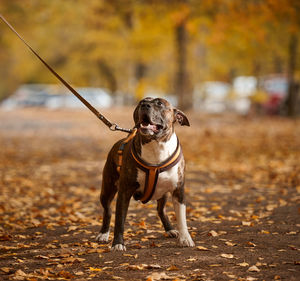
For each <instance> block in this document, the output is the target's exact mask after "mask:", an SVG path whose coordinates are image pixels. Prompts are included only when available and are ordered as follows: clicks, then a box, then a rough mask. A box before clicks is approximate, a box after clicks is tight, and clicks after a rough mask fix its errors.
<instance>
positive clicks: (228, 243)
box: [225, 241, 236, 247]
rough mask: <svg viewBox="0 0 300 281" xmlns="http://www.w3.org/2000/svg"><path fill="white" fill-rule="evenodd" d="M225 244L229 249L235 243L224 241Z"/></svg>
mask: <svg viewBox="0 0 300 281" xmlns="http://www.w3.org/2000/svg"><path fill="white" fill-rule="evenodd" d="M225 244H226V245H227V246H231V247H233V246H236V243H232V242H229V241H226V242H225Z"/></svg>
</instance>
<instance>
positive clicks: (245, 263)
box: [237, 262, 249, 267]
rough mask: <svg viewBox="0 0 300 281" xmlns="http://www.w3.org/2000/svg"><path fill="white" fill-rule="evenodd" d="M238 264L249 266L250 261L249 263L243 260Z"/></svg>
mask: <svg viewBox="0 0 300 281" xmlns="http://www.w3.org/2000/svg"><path fill="white" fill-rule="evenodd" d="M237 265H238V266H243V267H244V266H249V263H247V262H241V263H238V264H237Z"/></svg>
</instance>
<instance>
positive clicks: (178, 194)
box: [172, 186, 195, 247]
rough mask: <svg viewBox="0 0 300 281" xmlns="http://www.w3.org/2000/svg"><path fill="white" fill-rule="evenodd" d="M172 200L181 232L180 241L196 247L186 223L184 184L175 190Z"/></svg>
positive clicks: (185, 244)
mask: <svg viewBox="0 0 300 281" xmlns="http://www.w3.org/2000/svg"><path fill="white" fill-rule="evenodd" d="M172 200H173V205H174V210H175V214H176V220H177V228H178V232H179V243H180V245H181V246H187V247H194V246H195V243H194V241H193V240H192V238H191V236H190V234H189V232H188V228H187V223H186V206H185V197H184V189H183V186H182V187H179V188H176V189H175V190H174V192H173V194H172Z"/></svg>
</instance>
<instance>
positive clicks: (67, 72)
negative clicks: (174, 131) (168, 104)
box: [0, 0, 300, 112]
mask: <svg viewBox="0 0 300 281" xmlns="http://www.w3.org/2000/svg"><path fill="white" fill-rule="evenodd" d="M299 5H300V2H299V1H294V0H248V1H244V0H235V1H232V0H203V1H197V0H175V1H169V0H161V1H159V0H151V1H135V0H111V1H105V0H90V1H89V2H88V3H87V2H83V1H60V0H52V1H45V0H42V1H38V0H27V1H21V0H16V1H10V0H2V1H1V3H0V9H1V12H2V13H3V15H4V16H5V17H6V18H7V19H8V20H9V21H10V22H11V23H12V24H13V25H14V26H15V27H16V29H17V30H18V31H19V32H20V33H21V34H22V35H24V37H25V39H26V40H27V41H28V42H29V43H30V44H31V45H32V47H33V48H34V49H35V50H37V51H38V52H39V53H40V55H41V56H42V57H43V58H45V59H46V61H48V62H49V63H50V64H51V65H52V66H53V67H54V68H55V69H57V70H58V72H59V73H60V74H61V75H62V76H63V77H65V78H66V80H67V81H69V82H71V83H74V82H75V83H76V86H77V85H78V86H96V87H106V88H108V89H110V91H111V92H112V93H115V92H118V91H119V92H123V93H131V94H132V95H133V94H136V95H137V96H138V98H140V97H141V96H143V95H145V94H148V93H149V92H154V93H161V92H162V93H165V94H170V93H171V94H172V93H173V94H176V95H177V97H178V101H179V107H180V108H182V109H186V108H189V107H191V106H192V97H193V95H192V94H193V86H194V85H197V84H198V83H199V82H203V81H205V80H221V81H227V82H230V81H231V79H232V78H233V76H235V75H256V76H260V75H265V74H270V73H274V72H277V71H281V72H282V73H286V74H288V77H289V81H290V85H294V84H295V81H296V80H297V77H298V72H299V56H297V53H298V51H299V48H300V47H299V44H298V42H299V39H298V38H299V30H300V23H299V21H300V20H299V16H298V15H299V13H300V8H299ZM0 33H1V38H0V51H1V52H0V60H1V69H0V74H1V77H0V79H1V83H0V98H1V97H2V98H3V97H4V96H6V95H8V94H10V93H12V91H13V89H14V88H16V87H17V85H18V84H19V83H28V82H33V83H53V82H57V81H56V80H55V78H53V77H52V76H51V75H50V74H49V73H48V72H47V70H45V69H44V67H43V66H42V65H41V64H40V63H39V62H38V61H36V60H35V58H34V57H33V56H32V54H30V53H29V52H28V51H26V49H25V47H24V45H23V44H22V43H21V42H20V41H19V40H18V39H17V38H16V37H15V35H13V34H12V33H11V32H10V31H9V30H8V29H7V27H6V26H5V25H4V24H2V23H1V24H0ZM293 89H296V87H293V86H290V90H289V98H288V102H287V107H288V108H292V106H293V104H295V102H294V100H295V93H296V92H295V90H293ZM288 111H289V110H288ZM292 111H294V109H293V110H291V111H289V112H292Z"/></svg>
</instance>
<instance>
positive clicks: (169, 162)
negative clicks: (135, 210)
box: [130, 138, 182, 204]
mask: <svg viewBox="0 0 300 281" xmlns="http://www.w3.org/2000/svg"><path fill="white" fill-rule="evenodd" d="M130 151H131V155H132V157H133V159H134V160H135V163H136V165H137V167H138V168H139V169H141V170H142V171H144V172H145V173H146V178H145V188H144V194H143V195H142V197H141V198H135V199H138V200H140V201H141V202H142V203H144V204H145V203H147V202H148V201H149V200H151V198H152V196H153V194H154V192H155V189H156V184H157V180H158V176H159V174H160V173H162V172H165V171H167V170H169V169H171V168H172V167H174V166H175V165H176V164H177V163H178V162H179V161H180V160H181V158H182V150H181V146H180V143H179V140H178V138H177V147H176V149H175V151H174V152H173V154H172V155H171V156H170V157H169V158H168V159H166V160H165V161H163V162H162V163H159V164H156V165H153V164H149V163H148V162H146V161H145V160H144V159H142V158H141V157H140V156H139V155H138V154H137V152H136V149H135V146H134V143H133V142H131V149H130Z"/></svg>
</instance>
